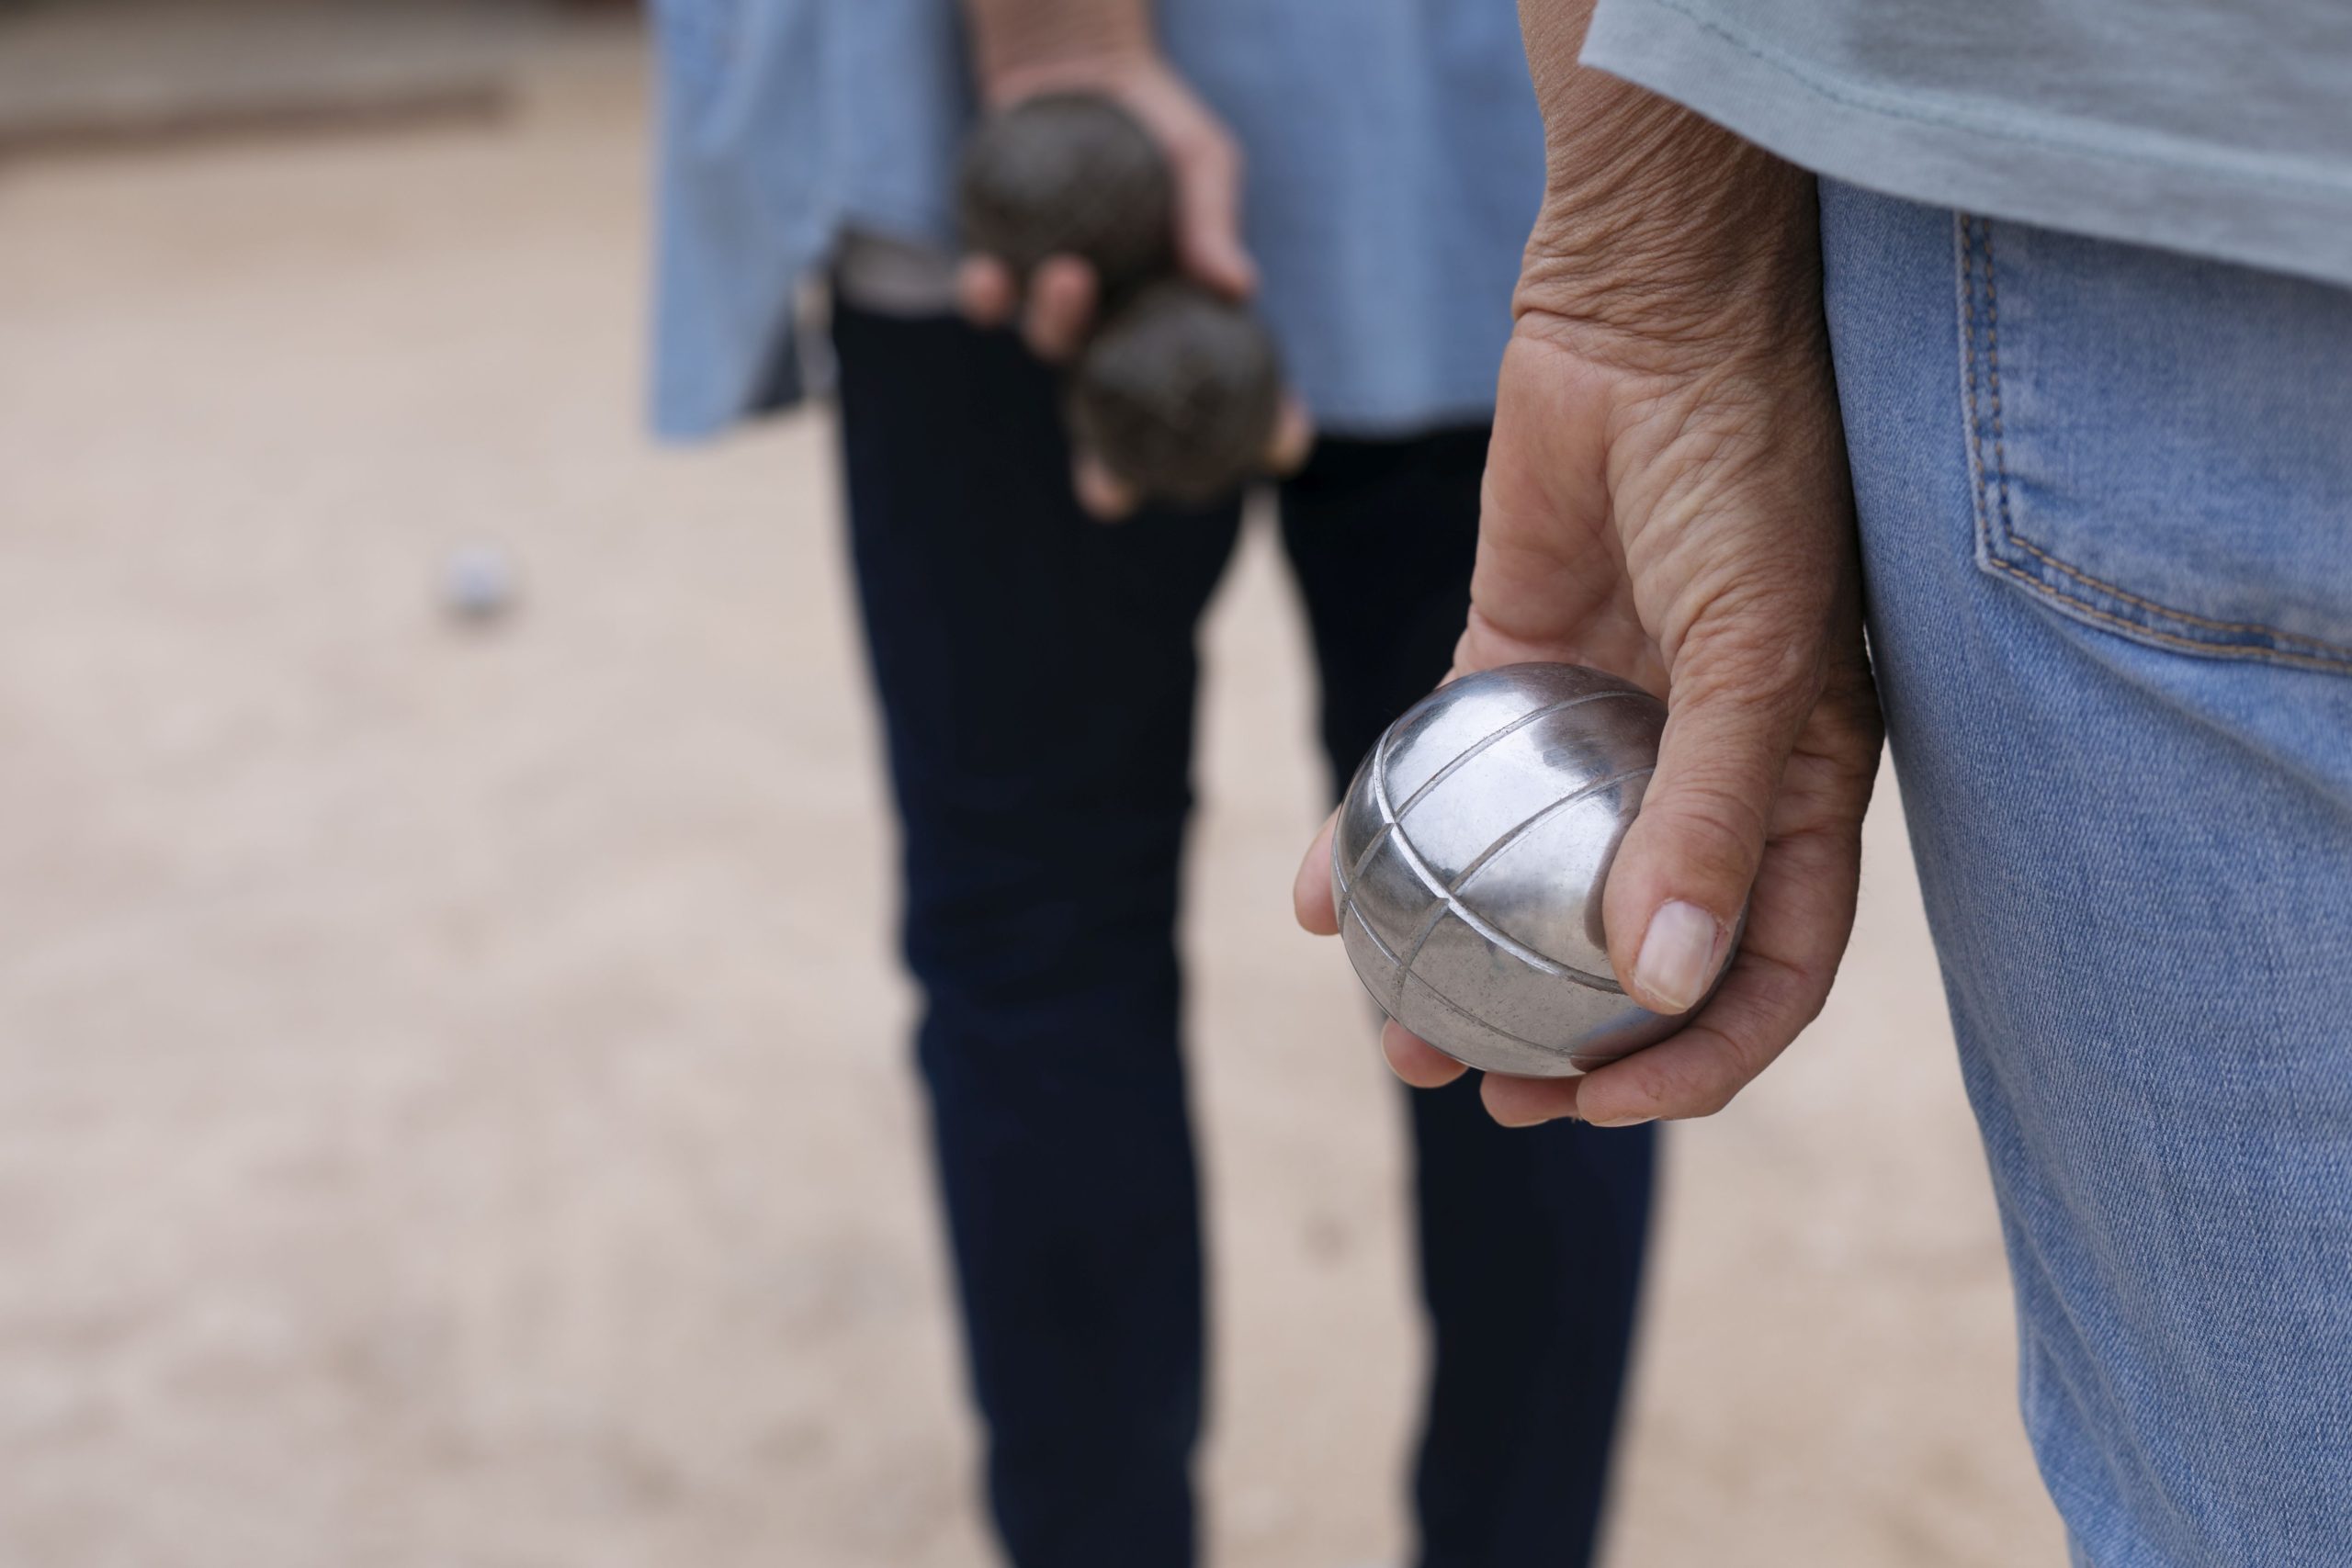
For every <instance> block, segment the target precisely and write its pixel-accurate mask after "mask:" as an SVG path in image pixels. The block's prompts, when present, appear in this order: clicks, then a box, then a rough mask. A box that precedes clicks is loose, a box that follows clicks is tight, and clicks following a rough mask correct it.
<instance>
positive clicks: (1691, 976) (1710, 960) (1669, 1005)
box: [1634, 898, 1720, 1012]
mask: <svg viewBox="0 0 2352 1568" xmlns="http://www.w3.org/2000/svg"><path fill="white" fill-rule="evenodd" d="M1719 934H1720V928H1719V927H1718V926H1717V925H1716V923H1715V918H1714V916H1713V915H1711V914H1709V913H1707V911H1706V910H1704V909H1702V908H1699V906H1698V905H1696V904H1686V903H1684V902H1683V901H1682V900H1681V899H1679V898H1675V899H1669V900H1668V902H1666V903H1664V904H1661V905H1659V906H1658V909H1657V914H1655V915H1652V916H1651V917H1650V929H1649V930H1648V931H1647V932H1645V934H1644V935H1643V937H1642V951H1641V954H1640V956H1639V957H1637V958H1635V959H1634V984H1635V985H1637V986H1639V987H1641V988H1642V989H1643V990H1644V991H1646V992H1647V993H1649V995H1651V996H1653V997H1655V998H1657V999H1658V1000H1659V1001H1661V1002H1663V1003H1665V1004H1666V1008H1665V1010H1666V1011H1668V1012H1689V1011H1690V1010H1691V1008H1692V1007H1693V1006H1695V1005H1696V1004H1697V1002H1698V1000H1699V998H1701V997H1703V996H1705V995H1706V994H1707V982H1708V981H1709V980H1710V979H1712V978H1713V971H1714V966H1715V941H1716V938H1717V936H1718V935H1719Z"/></svg>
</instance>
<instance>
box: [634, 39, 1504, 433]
mask: <svg viewBox="0 0 2352 1568" xmlns="http://www.w3.org/2000/svg"><path fill="white" fill-rule="evenodd" d="M1156 15H1157V17H1158V24H1159V31H1160V36H1161V40H1162V43H1163V45H1164V46H1165V48H1166V50H1167V51H1168V53H1169V56H1170V59H1171V60H1172V61H1173V62H1175V64H1176V66H1177V68H1178V69H1179V70H1180V71H1182V73H1183V74H1184V75H1185V77H1186V78H1187V80H1189V81H1190V82H1191V83H1192V84H1193V85H1194V86H1195V87H1196V88H1197V89H1198V90H1199V91H1200V92H1201V94H1202V96H1204V97H1205V98H1206V99H1207V100H1208V101H1209V103H1210V104H1211V105H1212V106H1214V107H1216V110H1217V111H1218V112H1219V113H1220V114H1222V115H1223V116H1224V117H1225V118H1226V120H1227V123H1228V124H1229V125H1230V126H1231V127H1232V128H1233V130H1234V131H1235V132H1236V134H1237V135H1238V137H1239V138H1240V140H1241V142H1242V145H1243V147H1244V148H1245V149H1246V151H1247V153H1248V157H1249V176H1248V178H1249V183H1248V189H1247V195H1246V197H1245V211H1244V227H1245V231H1246V234H1247V238H1248V241H1249V243H1250V248H1251V250H1252V253H1253V254H1255V256H1256V257H1257V260H1258V264H1259V267H1260V270H1261V274H1262V276H1263V280H1264V281H1263V285H1262V291H1261V296H1260V301H1259V302H1260V306H1261V309H1262V310H1263V311H1264V312H1265V315H1266V317H1267V320H1268V321H1270V322H1271V323H1272V328H1273V331H1274V333H1275V336H1276V337H1277V339H1278V340H1279V341H1280V343H1281V344H1282V348H1283V355H1284V359H1285V362H1286V365H1287V368H1288V371H1289V374H1290V378H1291V379H1292V381H1293V382H1294V383H1295V385H1296V386H1297V387H1298V389H1299V390H1300V391H1301V392H1302V393H1303V395H1304V396H1305V397H1306V400H1307V403H1308V406H1309V407H1310V408H1312V409H1313V410H1314V412H1315V415H1316V419H1317V423H1318V424H1320V426H1321V427H1322V428H1323V429H1325V430H1327V431H1329V432H1333V433H1335V434H1346V435H1397V434H1410V433H1414V432H1418V431H1425V430H1430V429H1434V428H1437V427H1440V426H1442V425H1445V424H1449V423H1460V422H1464V421H1470V420H1478V419H1484V418H1485V417H1487V413H1488V412H1489V411H1490V410H1491V408H1492V406H1493V400H1494V383H1495V371H1496V367H1497V365H1498V362H1499V360H1500V357H1501V353H1502V347H1503V344H1504V342H1505V340H1506V339H1507V338H1508V337H1509V335H1510V291H1511V288H1512V285H1513V283H1514V282H1515V281H1516V279H1517V276H1518V271H1519V256H1520V251H1521V246H1522V245H1524V243H1526V239H1527V230H1528V225H1529V224H1530V223H1531V222H1532V220H1533V218H1534V215H1535V209H1536V204H1537V202H1538V200H1539V198H1540V197H1541V195H1542V192H1543V182H1544V143H1543V122H1542V120H1541V118H1540V117H1539V116H1538V115H1537V113H1536V108H1535V101H1534V93H1533V90H1532V87H1531V86H1530V85H1529V82H1528V76H1527V63H1526V60H1525V57H1524V55H1523V54H1522V53H1521V46H1520V37H1519V23H1518V17H1517V12H1516V9H1515V6H1514V4H1513V0H1159V4H1158V6H1157V8H1156ZM655 16H656V18H657V23H658V28H659V36H660V40H661V45H662V48H661V60H662V82H661V110H660V135H661V146H660V152H659V175H658V179H659V186H660V189H659V197H660V203H659V205H660V232H659V235H658V238H657V247H658V254H657V258H656V274H657V286H656V291H655V294H656V297H655V307H654V325H655V332H654V352H653V375H652V383H653V384H652V405H653V406H652V416H653V423H654V425H655V428H656V429H657V430H658V431H660V432H661V433H662V434H664V435H668V436H673V437H693V436H698V435H707V434H712V433H714V432H716V431H718V430H720V429H722V428H724V427H725V426H726V425H728V424H729V423H731V422H733V421H735V420H737V419H739V418H741V417H743V416H744V415H746V414H748V413H751V412H755V411H756V410H758V409H760V408H762V407H765V406H773V405H774V404H775V403H778V402H781V401H786V400H790V399H792V398H794V397H797V395H798V392H799V390H800V388H799V385H798V379H797V375H796V374H795V359H794V355H793V351H792V347H791V334H792V325H793V307H794V300H795V298H796V296H797V292H798V290H799V287H800V285H801V283H802V282H803V281H804V280H805V279H807V278H808V277H809V276H811V275H812V274H813V273H814V272H816V271H817V269H819V268H821V267H822V266H823V265H825V262H826V260H827V258H828V257H829V256H830V254H831V252H832V249H833V247H834V245H835V243H836V242H837V241H838V239H839V237H840V236H841V234H842V232H843V231H845V230H848V229H851V228H857V229H861V230H865V231H873V232H876V233H879V234H885V235H890V236H895V237H899V238H904V239H908V240H913V241H918V242H923V243H933V244H938V245H946V244H949V243H952V240H953V227H954V225H953V220H952V197H951V186H952V182H953V176H954V169H955V158H956V147H957V145H958V143H959V142H960V141H961V140H962V137H963V132H964V130H965V127H966V125H967V122H968V119H969V118H970V115H971V113H972V89H971V85H970V82H969V80H968V78H967V70H966V63H965V62H966V54H965V46H964V39H963V34H962V28H961V25H960V22H959V20H958V13H957V7H956V0H657V4H656V6H655Z"/></svg>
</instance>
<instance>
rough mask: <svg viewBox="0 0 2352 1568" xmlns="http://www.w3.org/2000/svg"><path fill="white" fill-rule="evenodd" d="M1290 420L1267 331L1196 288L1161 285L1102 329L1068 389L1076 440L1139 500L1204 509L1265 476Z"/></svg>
mask: <svg viewBox="0 0 2352 1568" xmlns="http://www.w3.org/2000/svg"><path fill="white" fill-rule="evenodd" d="M1281 410H1282V363H1281V359H1280V356H1279V355H1277V354H1276V353H1275V350H1274V342H1273V339H1272V336H1271V335H1269V334H1268V333H1267V331H1266V329H1265V326H1264V324H1263V323H1262V322H1261V321H1259V320H1258V319H1257V317H1255V316H1254V315H1252V314H1250V311H1249V310H1247V309H1246V308H1244V307H1243V306H1240V305H1237V304H1235V303H1234V302H1233V301H1231V300H1229V299H1220V298H1219V297H1218V296H1216V294H1213V293H1211V292H1210V291H1209V290H1208V289H1206V288H1202V287H1201V286H1200V285H1198V284H1195V283H1188V282H1182V281H1174V280H1171V281H1168V282H1163V283H1156V284H1153V285H1152V286H1151V287H1150V288H1147V289H1146V290H1144V292H1143V293H1142V294H1140V295H1138V296H1137V297H1136V299H1135V300H1134V301H1133V303H1131V304H1129V305H1128V306H1127V307H1126V308H1125V310H1120V311H1119V312H1118V313H1117V314H1116V315H1114V316H1113V317H1112V318H1111V319H1110V320H1109V321H1106V322H1105V323H1104V324H1103V330H1102V331H1101V332H1100V333H1097V334H1096V335H1095V338H1094V341H1093V342H1092V343H1091V344H1088V345H1087V348H1086V353H1085V355H1084V356H1083V357H1081V358H1080V360H1079V363H1078V373H1077V375H1076V377H1075V378H1073V380H1072V382H1071V386H1070V398H1069V417H1070V425H1071V430H1072V434H1074V435H1075V436H1076V437H1077V440H1078V444H1079V445H1080V446H1083V447H1086V448H1089V449H1091V451H1092V452H1093V453H1094V454H1095V455H1096V456H1097V457H1100V458H1101V459H1102V460H1103V465H1104V467H1106V468H1109V469H1110V470H1111V472H1112V473H1113V474H1114V475H1116V476H1117V477H1118V478H1119V479H1122V480H1123V481H1125V483H1126V484H1128V485H1129V486H1131V487H1133V488H1134V490H1135V491H1136V492H1137V493H1138V494H1140V495H1142V496H1145V497H1148V498H1149V499H1151V500H1155V501H1170V502H1176V503H1178V504H1180V505H1199V504H1201V503H1203V502H1210V501H1215V500H1216V499H1218V498H1219V497H1221V496H1225V495H1227V494H1230V493H1231V492H1232V491H1235V490H1237V489H1238V488H1239V487H1240V486H1241V485H1243V484H1245V483H1246V482H1248V481H1249V479H1250V478H1251V477H1252V476H1254V475H1255V474H1257V473H1258V472H1259V470H1260V469H1261V468H1262V466H1263V465H1264V463H1265V460H1266V455H1267V449H1268V448H1269V447H1270V446H1272V442H1273V436H1274V423H1275V420H1276V419H1277V418H1278V417H1279V415H1280V413H1281Z"/></svg>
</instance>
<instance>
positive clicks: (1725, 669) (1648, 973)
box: [1601, 628, 1820, 1014]
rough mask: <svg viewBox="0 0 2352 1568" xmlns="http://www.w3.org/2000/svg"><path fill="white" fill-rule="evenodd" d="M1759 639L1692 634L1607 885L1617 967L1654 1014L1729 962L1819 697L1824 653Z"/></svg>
mask: <svg viewBox="0 0 2352 1568" xmlns="http://www.w3.org/2000/svg"><path fill="white" fill-rule="evenodd" d="M1742 640H1745V641H1747V643H1748V646H1747V647H1745V648H1743V647H1741V646H1740V645H1739V644H1740V641H1742ZM1755 640H1756V639H1754V638H1753V637H1749V638H1746V639H1734V638H1730V637H1713V638H1709V637H1704V636H1703V635H1702V633H1701V632H1700V631H1699V629H1698V628H1693V632H1692V635H1691V637H1688V638H1686V639H1685V641H1684V644H1683V647H1682V648H1681V649H1679V657H1678V658H1677V659H1676V660H1675V663H1674V669H1673V671H1672V675H1671V677H1670V682H1669V689H1668V715H1667V721H1666V734H1665V737H1664V739H1662V740H1661V741H1660V742H1659V745H1658V759H1657V772H1656V773H1653V774H1652V775H1651V777H1650V782H1649V787H1648V789H1647V791H1646V792H1645V795H1644V796H1643V799H1642V807H1641V812H1640V815H1638V816H1637V817H1635V818H1634V823H1633V826H1632V827H1631V828H1629V829H1626V832H1625V839H1624V842H1623V844H1622V845H1621V846H1620V847H1619V849H1618V852H1617V859H1616V862H1615V863H1614V864H1613V865H1612V866H1611V869H1610V873H1609V886H1608V888H1607V889H1606V891H1605V892H1604V894H1603V896H1602V904H1601V916H1602V920H1603V922H1604V923H1605V925H1606V926H1607V929H1608V934H1609V961H1610V964H1611V966H1612V967H1613V968H1614V969H1615V970H1616V972H1617V977H1618V979H1619V981H1620V983H1622V984H1623V986H1624V987H1625V989H1626V991H1627V992H1628V993H1629V994H1630V995H1631V996H1632V997H1633V998H1634V1000H1635V1001H1636V1002H1639V1003H1640V1004H1641V1005H1642V1006H1644V1007H1645V1008H1647V1009H1649V1010H1651V1011H1653V1012H1660V1013H1669V1014H1671V1013H1683V1012H1688V1011H1690V1010H1691V1009H1692V1008H1694V1007H1696V1006H1697V1005H1698V1004H1699V1003H1700V1002H1701V1001H1702V999H1704V998H1705V997H1706V995H1707V993H1708V991H1709V990H1710V989H1711V988H1712V987H1713V985H1714V983H1715V980H1716V977H1717V976H1720V975H1721V974H1722V973H1723V970H1724V963H1725V962H1726V961H1727V960H1728V959H1729V958H1730V956H1731V948H1732V940H1733V938H1734V937H1735V935H1736V933H1737V931H1738V929H1739V920H1740V915H1741V912H1742V910H1743V909H1744V908H1746V907H1747V894H1748V889H1749V887H1750V886H1752V885H1753V884H1754V883H1755V880H1756V870H1757V866H1758V863H1760V862H1761V861H1762V859H1763V855H1764V837H1765V831H1766V828H1767V825H1768V824H1769V823H1770V820H1771V815H1772V801H1773V797H1774V795H1777V794H1778V793H1779V791H1780V787H1781V773H1782V772H1783V771H1784V770H1785V768H1786V767H1787V765H1788V761H1789V753H1790V752H1791V751H1792V750H1793V749H1794V748H1795V745H1796V741H1797V736H1798V734H1799V732H1800V730H1801V729H1802V728H1803V726H1804V716H1805V714H1806V713H1807V712H1808V711H1810V709H1811V708H1812V706H1813V704H1814V701H1815V697H1816V696H1817V695H1818V694H1819V688H1820V673H1819V669H1818V666H1817V664H1815V662H1814V661H1813V660H1806V659H1801V658H1798V657H1795V656H1793V655H1782V656H1780V657H1777V658H1776V657H1775V656H1774V655H1773V654H1771V653H1770V652H1766V653H1762V654H1760V655H1759V653H1758V651H1757V649H1755V647H1754V642H1755ZM1791 640H1792V642H1795V643H1799V644H1802V642H1803V641H1804V639H1791Z"/></svg>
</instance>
